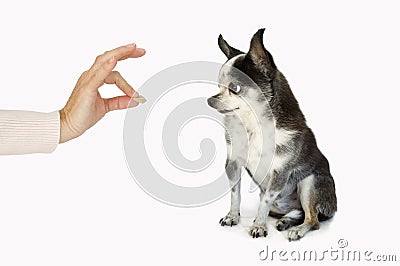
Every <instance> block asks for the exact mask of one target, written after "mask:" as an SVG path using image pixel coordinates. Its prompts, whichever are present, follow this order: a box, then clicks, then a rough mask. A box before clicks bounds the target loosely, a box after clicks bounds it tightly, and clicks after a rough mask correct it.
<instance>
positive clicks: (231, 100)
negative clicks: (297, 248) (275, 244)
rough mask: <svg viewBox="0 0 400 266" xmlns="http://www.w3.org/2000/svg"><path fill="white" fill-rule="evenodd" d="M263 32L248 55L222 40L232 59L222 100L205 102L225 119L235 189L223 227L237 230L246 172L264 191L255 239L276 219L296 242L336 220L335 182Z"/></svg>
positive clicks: (223, 78) (222, 76)
mask: <svg viewBox="0 0 400 266" xmlns="http://www.w3.org/2000/svg"><path fill="white" fill-rule="evenodd" d="M264 31H265V29H260V30H258V31H257V32H256V33H255V34H254V35H253V37H252V39H251V42H250V49H249V51H248V52H247V53H244V52H242V51H240V50H238V49H236V48H233V47H231V46H230V45H229V44H228V43H227V42H226V41H225V40H224V38H223V37H222V35H219V38H218V45H219V47H220V49H221V50H222V52H223V53H224V54H225V55H226V57H227V59H228V60H227V61H226V62H225V63H224V65H223V66H222V67H221V70H220V72H219V77H218V83H219V84H218V86H219V88H220V93H218V94H216V95H214V96H212V97H210V98H208V99H207V103H208V105H209V106H210V107H212V108H214V109H216V110H217V111H218V112H220V113H221V114H223V115H224V125H225V127H226V134H225V138H226V143H227V151H228V156H227V160H226V166H225V172H226V175H227V177H228V179H229V183H230V187H231V207H230V211H229V213H228V214H227V215H226V216H225V217H223V218H221V220H220V221H219V223H220V224H221V225H222V226H233V225H237V224H238V223H239V218H240V179H241V174H242V170H243V169H245V170H246V171H247V172H248V174H249V175H250V177H251V178H252V179H253V181H254V182H255V184H257V185H258V187H259V189H260V204H259V207H258V213H257V216H256V218H255V220H254V222H253V225H252V226H251V227H250V230H249V234H250V236H252V237H253V238H258V237H262V236H264V237H266V236H267V223H266V222H267V221H266V220H267V217H268V216H271V217H275V218H278V220H277V222H276V228H277V230H279V231H284V230H287V236H288V239H289V241H292V240H298V239H300V238H302V237H303V236H304V235H305V234H306V233H307V232H308V231H310V230H316V229H319V226H320V221H323V220H327V219H329V218H331V217H333V216H334V214H335V212H336V211H337V199H336V192H335V183H334V180H333V177H332V175H331V173H330V169H329V163H328V160H327V159H326V158H325V156H324V155H323V154H322V153H321V151H320V150H319V149H318V147H317V143H316V139H315V137H314V134H313V132H312V131H311V129H310V128H309V127H308V126H307V124H306V120H305V117H304V115H303V113H302V112H301V110H300V107H299V104H298V102H297V100H296V98H295V97H294V95H293V93H292V91H291V89H290V87H289V84H288V82H287V80H286V78H285V76H284V75H283V74H282V73H281V72H280V71H279V70H278V68H277V66H276V65H275V62H274V60H273V58H272V55H271V54H270V53H269V52H268V51H267V50H266V49H265V47H264V44H263V35H264Z"/></svg>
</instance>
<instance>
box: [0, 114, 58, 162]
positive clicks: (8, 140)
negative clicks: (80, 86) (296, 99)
mask: <svg viewBox="0 0 400 266" xmlns="http://www.w3.org/2000/svg"><path fill="white" fill-rule="evenodd" d="M59 141H60V115H59V112H58V111H55V112H51V113H39V112H31V111H4V110H0V155H14V154H28V153H51V152H53V151H54V150H55V148H56V147H57V144H58V143H59Z"/></svg>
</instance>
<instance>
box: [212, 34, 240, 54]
mask: <svg viewBox="0 0 400 266" xmlns="http://www.w3.org/2000/svg"><path fill="white" fill-rule="evenodd" d="M218 46H219V48H220V49H221V51H222V52H223V53H224V54H225V55H226V57H227V58H228V60H229V59H231V58H232V57H235V56H237V55H239V54H244V53H243V52H242V51H240V50H238V49H235V48H233V47H231V46H230V45H229V44H228V43H227V42H226V41H225V40H224V38H223V37H222V35H221V34H220V35H219V37H218Z"/></svg>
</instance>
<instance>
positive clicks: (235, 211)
mask: <svg viewBox="0 0 400 266" xmlns="http://www.w3.org/2000/svg"><path fill="white" fill-rule="evenodd" d="M225 171H226V175H227V176H228V179H229V185H230V187H231V208H230V210H229V213H228V214H227V215H226V216H225V217H223V218H221V220H219V223H220V224H221V226H224V225H228V226H233V225H237V224H238V223H239V217H240V177H241V168H240V166H239V165H238V163H237V162H236V161H230V162H227V165H226V167H225Z"/></svg>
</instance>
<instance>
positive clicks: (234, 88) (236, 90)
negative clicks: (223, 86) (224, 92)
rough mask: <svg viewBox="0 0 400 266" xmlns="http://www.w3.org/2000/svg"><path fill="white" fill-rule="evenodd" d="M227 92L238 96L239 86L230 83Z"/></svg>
mask: <svg viewBox="0 0 400 266" xmlns="http://www.w3.org/2000/svg"><path fill="white" fill-rule="evenodd" d="M229 90H230V91H232V92H233V93H234V94H238V93H239V92H240V86H239V85H236V84H233V83H232V82H231V83H229Z"/></svg>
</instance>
